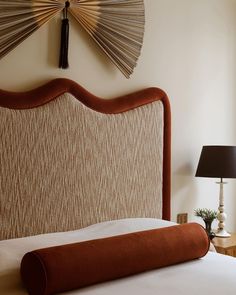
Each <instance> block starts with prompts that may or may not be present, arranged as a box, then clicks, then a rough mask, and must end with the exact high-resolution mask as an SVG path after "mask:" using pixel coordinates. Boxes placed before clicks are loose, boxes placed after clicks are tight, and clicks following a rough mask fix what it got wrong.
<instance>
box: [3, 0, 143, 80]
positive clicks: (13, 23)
mask: <svg viewBox="0 0 236 295" xmlns="http://www.w3.org/2000/svg"><path fill="white" fill-rule="evenodd" d="M66 4H67V5H66ZM65 9H66V10H68V13H69V14H70V15H72V16H73V17H74V18H75V19H76V20H77V21H78V22H79V23H80V25H81V26H82V27H83V28H84V29H85V30H86V32H87V33H88V34H89V35H90V36H91V37H92V38H93V40H94V41H95V42H96V43H97V45H99V47H100V48H101V49H102V50H103V51H104V53H105V54H106V55H107V56H108V57H109V58H110V60H111V61H112V62H113V63H114V64H115V65H116V66H117V68H118V69H119V70H120V71H121V72H122V73H123V74H124V75H125V76H126V77H127V78H129V76H130V75H131V74H132V73H133V70H134V67H135V66H136V64H137V61H138V58H139V56H140V52H141V48H142V43H143V35H144V24H145V13H144V0H70V1H64V0H41V1H40V0H38V1H30V0H28V1H27V0H25V1H20V0H6V1H1V0H0V58H2V57H3V56H4V55H6V54H7V53H8V52H10V51H11V50H12V49H13V48H15V47H16V46H17V45H18V44H20V43H21V42H22V41H23V40H24V39H26V38H27V37H28V36H29V35H31V34H32V33H33V32H34V31H36V30H37V29H38V28H39V27H41V26H42V25H43V24H45V23H46V22H48V21H49V20H50V19H51V18H53V17H54V16H55V15H56V14H58V13H60V12H61V13H62V12H63V11H65ZM66 12H67V11H66ZM66 15H67V13H66Z"/></svg>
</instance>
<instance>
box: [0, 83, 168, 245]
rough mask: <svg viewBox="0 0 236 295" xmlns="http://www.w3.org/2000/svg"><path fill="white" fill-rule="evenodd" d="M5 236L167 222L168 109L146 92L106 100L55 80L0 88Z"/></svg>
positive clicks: (0, 217) (155, 92)
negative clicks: (146, 220) (134, 220)
mask: <svg viewBox="0 0 236 295" xmlns="http://www.w3.org/2000/svg"><path fill="white" fill-rule="evenodd" d="M0 138H1V141H0V224H1V227H0V239H7V238H16V237H22V236H28V235H34V234H39V233H47V232H55V231H66V230H73V229H78V228H81V227H84V226H87V225H89V224H92V223H96V222H100V221H105V220H111V219H118V218H126V217H156V218H163V219H167V220H168V219H169V218H170V108H169V102H168V99H167V96H166V94H165V93H164V92H163V91H162V90H160V89H157V88H148V89H145V90H142V91H139V92H136V93H132V94H130V95H127V96H122V97H118V98H114V99H111V100H104V99H101V98H98V97H96V96H94V95H92V94H90V93H89V92H87V91H86V90H85V89H83V88H82V87H81V86H79V85H78V84H76V83H75V82H73V81H71V80H67V79H56V80H53V81H51V82H49V83H48V84H46V85H44V86H42V87H40V88H37V89H35V90H32V91H29V92H25V93H13V92H7V91H3V90H0Z"/></svg>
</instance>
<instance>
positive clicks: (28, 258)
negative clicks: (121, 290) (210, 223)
mask: <svg viewBox="0 0 236 295" xmlns="http://www.w3.org/2000/svg"><path fill="white" fill-rule="evenodd" d="M209 246H210V240H209V238H208V236H207V234H206V232H205V230H204V228H203V227H202V226H201V225H199V224H197V223H188V224H182V225H176V226H171V227H166V228H160V229H152V230H146V231H140V232H134V233H129V234H125V235H119V236H113V237H109V238H103V239H96V240H89V241H85V242H80V243H74V244H67V245H62V246H56V247H50V248H44V249H39V250H35V251H32V252H28V253H26V254H25V255H24V257H23V259H22V262H21V277H22V280H23V283H24V285H25V287H26V289H27V290H28V292H29V294H31V295H49V294H54V293H58V292H63V291H69V290H73V289H78V288H81V287H85V286H88V285H92V284H95V283H100V282H104V281H108V280H112V279H117V278H121V277H125V276H129V275H133V274H137V273H140V272H144V271H147V270H152V269H155V268H160V267H164V266H168V265H173V264H177V263H181V262H185V261H189V260H193V259H196V258H201V257H203V256H205V255H206V253H207V252H208V250H209Z"/></svg>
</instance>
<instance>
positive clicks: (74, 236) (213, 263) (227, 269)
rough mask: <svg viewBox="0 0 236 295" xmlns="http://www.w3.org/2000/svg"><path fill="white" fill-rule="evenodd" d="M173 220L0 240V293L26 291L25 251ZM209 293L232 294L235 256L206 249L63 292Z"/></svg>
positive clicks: (101, 225)
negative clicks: (154, 267) (162, 265)
mask: <svg viewBox="0 0 236 295" xmlns="http://www.w3.org/2000/svg"><path fill="white" fill-rule="evenodd" d="M174 224H175V223H172V222H168V221H163V220H159V219H149V218H135V219H122V220H116V221H109V222H103V223H99V224H95V225H92V226H89V227H86V228H84V229H81V230H77V231H70V232H65V233H53V234H45V235H38V236H32V237H27V238H21V239H11V240H4V241H0V294H1V295H26V294H27V292H26V291H25V290H24V288H23V286H22V284H21V279H20V275H19V268H20V261H21V259H22V257H23V255H24V254H25V253H26V252H29V251H32V250H34V249H39V248H44V247H50V246H55V245H60V244H68V243H74V242H79V241H84V240H91V239H96V238H101V237H108V236H113V235H119V234H124V233H129V232H133V231H140V230H146V229H152V228H161V227H166V226H172V225H174ZM211 293H214V295H218V294H220V295H222V294H226V295H231V294H232V295H233V294H234V295H235V294H236V259H235V258H233V257H229V256H224V255H220V254H216V253H211V252H209V253H208V254H207V255H206V256H205V257H204V258H202V259H198V260H194V261H190V262H187V263H182V264H179V265H175V266H170V267H165V268H162V269H157V270H154V271H150V272H146V273H142V274H139V275H135V276H132V277H128V278H123V279H119V280H115V281H111V282H106V283H102V284H98V285H94V286H91V287H88V288H84V289H80V290H75V291H71V292H66V293H63V294H67V295H69V294H71V295H72V294H74V295H75V294H81V295H99V294H101V295H106V294H107V295H108V294H109V295H111V294H112V295H116V294H117V295H118V294H119V295H120V294H135V295H136V294H137V295H141V294H145V295H146V294H147V295H154V294H155V295H156V294H160V295H170V294H183V295H185V294H186V295H189V294H191V295H194V294H198V295H199V294H201V295H208V294H211Z"/></svg>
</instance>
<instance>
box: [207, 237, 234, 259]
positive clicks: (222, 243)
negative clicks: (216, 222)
mask: <svg viewBox="0 0 236 295" xmlns="http://www.w3.org/2000/svg"><path fill="white" fill-rule="evenodd" d="M211 242H212V244H213V245H214V246H215V248H216V251H217V252H218V253H221V254H225V255H229V256H233V257H236V233H233V234H231V237H229V238H219V237H215V238H214V239H213V240H212V241H211Z"/></svg>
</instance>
